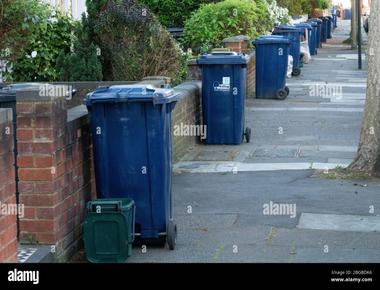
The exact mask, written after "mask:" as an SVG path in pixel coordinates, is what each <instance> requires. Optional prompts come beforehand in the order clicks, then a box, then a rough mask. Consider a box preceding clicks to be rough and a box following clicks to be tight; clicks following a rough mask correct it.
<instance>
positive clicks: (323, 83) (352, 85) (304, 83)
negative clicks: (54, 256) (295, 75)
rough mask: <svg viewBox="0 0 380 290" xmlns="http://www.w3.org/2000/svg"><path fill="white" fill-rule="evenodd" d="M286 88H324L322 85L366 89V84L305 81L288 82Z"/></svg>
mask: <svg viewBox="0 0 380 290" xmlns="http://www.w3.org/2000/svg"><path fill="white" fill-rule="evenodd" d="M286 85H287V86H288V87H293V86H297V87H300V86H304V87H305V86H315V85H319V86H324V85H330V86H342V87H347V88H365V89H366V88H367V83H364V82H363V83H354V84H349V83H344V82H322V81H315V82H314V81H311V82H310V81H306V82H302V83H300V82H288V83H287V84H286Z"/></svg>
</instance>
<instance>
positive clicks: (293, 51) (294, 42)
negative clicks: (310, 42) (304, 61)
mask: <svg viewBox="0 0 380 290" xmlns="http://www.w3.org/2000/svg"><path fill="white" fill-rule="evenodd" d="M303 32H304V30H303V29H301V28H299V27H295V26H290V25H289V26H288V25H281V26H276V27H275V30H273V32H272V34H273V35H282V36H286V37H288V38H289V39H290V41H291V44H290V55H291V56H292V57H293V72H292V75H293V76H299V75H300V74H301V69H300V58H301V34H302V33H303Z"/></svg>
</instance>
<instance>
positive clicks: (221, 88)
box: [213, 82, 231, 92]
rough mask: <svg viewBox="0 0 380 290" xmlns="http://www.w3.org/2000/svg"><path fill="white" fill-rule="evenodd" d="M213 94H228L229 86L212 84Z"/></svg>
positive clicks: (217, 83)
mask: <svg viewBox="0 0 380 290" xmlns="http://www.w3.org/2000/svg"><path fill="white" fill-rule="evenodd" d="M213 87H214V92H229V91H230V88H231V87H230V85H226V84H221V83H219V82H214V84H213Z"/></svg>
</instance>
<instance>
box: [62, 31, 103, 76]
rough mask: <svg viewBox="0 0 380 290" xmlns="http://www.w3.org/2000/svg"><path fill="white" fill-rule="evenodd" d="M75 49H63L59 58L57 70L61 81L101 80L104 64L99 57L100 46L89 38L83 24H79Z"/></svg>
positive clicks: (74, 44)
mask: <svg viewBox="0 0 380 290" xmlns="http://www.w3.org/2000/svg"><path fill="white" fill-rule="evenodd" d="M75 35H76V38H75V40H74V43H73V51H72V52H69V53H68V54H66V53H65V52H64V51H62V52H61V53H60V55H59V57H58V59H57V71H59V79H60V80H61V81H101V80H102V79H103V73H102V64H101V62H100V60H99V58H98V48H97V47H96V46H95V45H94V44H93V43H92V42H90V41H89V40H88V38H87V36H86V34H84V31H83V26H82V25H78V27H77V29H76V33H75Z"/></svg>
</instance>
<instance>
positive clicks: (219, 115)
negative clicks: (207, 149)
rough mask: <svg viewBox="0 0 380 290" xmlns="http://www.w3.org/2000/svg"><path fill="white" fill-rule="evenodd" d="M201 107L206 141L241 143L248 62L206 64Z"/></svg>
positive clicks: (210, 142) (204, 66)
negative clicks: (205, 128)
mask: <svg viewBox="0 0 380 290" xmlns="http://www.w3.org/2000/svg"><path fill="white" fill-rule="evenodd" d="M202 69H203V85H202V110H203V120H204V125H206V126H207V137H206V140H205V143H206V144H241V143H242V141H243V137H244V109H245V97H246V87H245V86H246V65H245V64H236V65H231V64H228V65H226V64H220V65H203V66H202Z"/></svg>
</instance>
